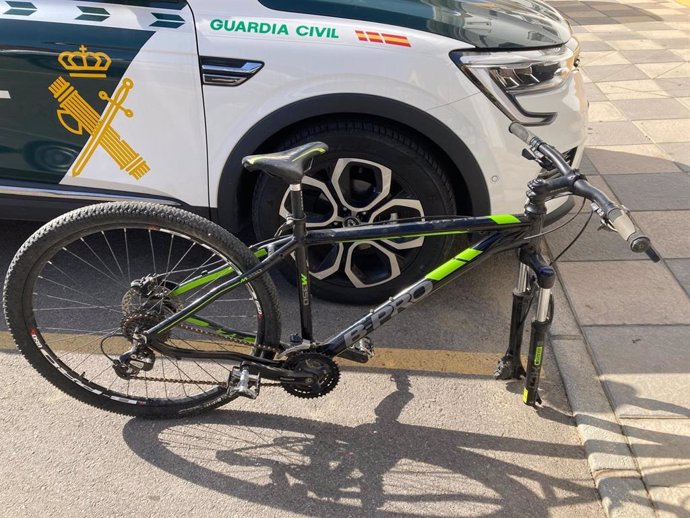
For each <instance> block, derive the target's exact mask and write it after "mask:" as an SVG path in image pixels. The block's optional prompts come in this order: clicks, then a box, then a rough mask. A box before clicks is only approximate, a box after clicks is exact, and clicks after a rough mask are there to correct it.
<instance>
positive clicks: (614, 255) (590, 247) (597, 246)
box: [546, 203, 640, 261]
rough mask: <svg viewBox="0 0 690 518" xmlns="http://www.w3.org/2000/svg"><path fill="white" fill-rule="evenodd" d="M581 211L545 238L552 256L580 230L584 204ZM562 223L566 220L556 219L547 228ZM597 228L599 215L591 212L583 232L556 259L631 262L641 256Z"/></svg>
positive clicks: (614, 235) (582, 224)
mask: <svg viewBox="0 0 690 518" xmlns="http://www.w3.org/2000/svg"><path fill="white" fill-rule="evenodd" d="M576 206H577V207H578V208H579V207H580V203H576ZM584 211H585V213H584V214H580V215H578V216H576V217H575V219H574V220H573V221H572V222H571V223H568V224H567V225H566V226H565V227H563V228H560V229H559V230H556V231H554V232H552V233H550V234H548V236H547V237H546V240H547V242H548V244H549V249H550V250H551V254H552V256H554V257H555V256H556V255H557V254H559V253H561V251H562V250H565V247H566V246H568V245H569V244H570V243H571V242H572V240H573V238H574V237H575V236H576V235H577V233H578V232H579V231H580V230H581V229H582V227H583V226H584V224H585V221H587V218H588V217H589V209H588V207H587V206H585V209H584ZM570 217H572V216H570ZM563 223H565V221H558V222H556V223H554V224H553V225H552V226H550V227H547V230H550V229H553V228H556V227H558V226H559V225H562V224H563ZM598 228H599V218H598V217H597V216H596V215H593V216H592V218H591V219H590V221H589V223H588V224H587V227H586V229H585V231H584V233H583V234H582V235H581V236H580V237H579V239H578V240H577V241H576V242H575V244H573V246H571V247H570V248H569V249H568V251H567V252H566V253H565V254H563V256H562V257H561V258H560V259H559V261H611V260H617V261H634V260H639V259H640V256H638V255H637V254H635V253H633V252H631V251H630V248H628V245H627V243H626V242H625V241H623V240H622V239H621V238H620V237H619V236H618V234H616V233H614V232H608V231H606V230H597V229H598Z"/></svg>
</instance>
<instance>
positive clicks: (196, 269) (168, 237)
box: [3, 123, 659, 417]
mask: <svg viewBox="0 0 690 518" xmlns="http://www.w3.org/2000/svg"><path fill="white" fill-rule="evenodd" d="M510 131H511V133H513V134H514V135H516V136H517V137H519V138H521V139H522V140H523V141H524V142H525V143H526V144H527V148H526V149H525V150H524V151H523V155H524V156H525V157H526V158H528V159H531V160H536V161H537V162H538V163H539V165H541V166H542V171H543V172H542V173H540V175H539V176H538V177H537V178H535V179H533V180H531V181H530V182H529V183H528V191H527V202H526V205H525V210H524V212H523V213H522V214H501V215H492V216H486V217H461V216H436V217H429V216H425V217H419V218H402V219H401V218H397V217H396V215H394V214H386V213H385V212H382V213H381V215H380V217H379V218H378V220H376V221H375V222H374V223H371V224H359V222H358V221H349V220H345V224H344V225H343V226H342V227H339V228H326V229H308V228H307V217H308V215H307V214H305V210H304V203H303V191H302V180H303V178H304V175H305V172H306V171H307V170H308V166H309V165H310V163H311V160H312V158H314V157H315V156H318V155H320V154H322V153H325V152H326V150H327V145H326V144H324V143H321V142H316V143H311V144H307V145H303V146H300V147H297V148H294V149H290V150H286V151H283V152H280V153H273V154H267V155H254V156H248V157H245V158H244V160H243V164H244V166H245V168H246V169H248V170H250V171H261V172H264V173H266V174H269V175H272V176H275V177H277V178H280V179H282V180H284V181H285V182H287V183H288V184H289V185H290V189H289V204H290V207H289V208H290V216H289V217H288V218H287V220H286V222H285V224H284V225H283V226H282V227H281V228H279V229H278V231H277V233H276V236H275V238H273V239H270V240H268V241H264V242H261V243H257V244H255V245H252V246H250V247H247V246H245V245H244V244H243V243H241V242H240V241H239V240H238V239H237V238H235V237H234V236H232V235H231V234H230V233H229V232H227V231H226V230H224V229H222V228H221V227H219V226H218V225H216V224H214V223H212V222H210V221H208V220H206V219H204V218H202V217H200V216H196V215H194V214H191V213H189V212H186V211H183V210H181V209H178V208H173V207H169V206H163V205H156V204H149V203H134V202H118V203H105V204H98V205H92V206H89V207H85V208H82V209H78V210H76V211H73V212H70V213H68V214H65V215H63V216H61V217H59V218H57V219H55V220H53V221H51V222H50V223H48V224H46V225H45V226H43V227H42V228H40V229H39V230H38V231H36V233H35V234H34V235H33V236H31V237H30V238H29V239H28V240H27V242H26V243H24V245H23V246H22V247H21V248H20V250H19V251H18V252H17V254H16V256H15V257H14V259H13V261H12V263H11V265H10V268H9V271H8V273H7V278H6V281H5V288H4V298H3V302H4V309H5V316H6V319H7V323H8V327H9V329H10V332H11V334H12V336H13V338H14V340H15V342H16V344H17V346H18V348H19V349H20V350H21V352H22V353H23V355H24V356H25V357H26V358H27V360H28V361H29V362H30V363H31V365H32V366H33V367H34V368H35V369H36V370H37V371H38V372H39V373H40V374H41V375H42V376H43V377H45V378H46V379H47V380H48V381H50V382H51V383H53V384H54V385H55V386H56V387H58V388H59V389H61V390H63V391H64V392H66V393H67V394H69V395H71V396H74V397H75V398H77V399H79V400H81V401H83V402H85V403H88V404H90V405H93V406H96V407H99V408H102V409H105V410H109V411H113V412H119V413H123V414H129V415H135V416H145V417H176V416H185V415H190V414H195V413H199V412H201V411H204V410H209V409H212V408H215V407H218V406H220V405H222V404H225V403H227V402H229V401H231V400H233V399H235V398H237V397H240V396H242V397H248V398H251V399H255V398H256V397H257V396H258V395H259V393H260V389H261V387H264V386H267V385H280V386H282V388H283V389H285V390H286V391H287V392H288V393H290V394H292V395H294V396H297V397H300V398H316V397H320V396H324V395H326V394H328V393H329V392H331V391H332V390H333V389H334V388H335V386H336V384H337V383H338V381H339V378H340V371H339V368H338V365H337V364H336V363H335V361H334V358H336V357H340V358H346V359H349V360H354V361H356V362H360V363H366V362H367V361H368V360H369V359H370V358H371V357H372V356H373V354H374V349H373V345H372V342H371V339H370V338H369V335H370V334H371V333H372V332H373V331H374V330H376V329H378V328H379V327H380V326H381V325H383V324H385V323H386V322H389V321H390V320H392V319H393V317H395V316H397V315H399V314H400V313H402V312H403V311H404V310H406V309H408V308H409V307H411V306H412V305H414V304H415V303H417V302H419V301H420V300H422V299H424V298H426V297H427V296H429V295H431V294H432V293H433V292H434V291H436V290H437V289H439V288H440V287H442V286H444V285H445V284H447V283H449V282H452V281H453V280H456V279H457V278H458V277H460V276H461V275H463V274H464V273H466V272H467V271H469V270H470V269H472V268H474V267H475V266H477V265H479V264H481V263H482V262H483V261H486V260H487V259H489V258H490V257H492V256H494V255H495V254H497V253H501V252H504V251H507V250H511V249H515V250H517V252H518V257H519V271H518V278H517V285H516V287H515V290H514V292H513V306H512V317H511V323H510V335H509V343H508V349H507V351H506V354H505V355H504V356H503V358H502V359H501V360H500V362H499V364H498V366H497V369H496V372H495V376H496V377H497V378H499V379H510V378H521V377H523V376H524V378H525V385H524V391H523V401H524V403H526V404H527V405H532V406H534V405H537V404H539V403H540V401H541V400H540V397H539V392H538V388H539V380H540V373H541V368H542V358H543V354H544V348H545V347H546V344H547V335H548V331H549V327H550V324H551V321H552V318H553V302H552V297H551V289H552V287H553V286H554V283H555V278H556V275H555V271H554V268H553V265H552V264H551V263H549V262H548V261H547V260H546V259H545V258H544V257H543V255H542V252H541V244H542V239H543V236H544V233H545V231H544V228H543V227H544V216H545V214H546V212H547V209H546V202H547V201H549V200H551V199H554V198H555V197H558V196H563V195H574V196H579V197H582V198H583V199H584V200H589V201H590V202H592V207H593V212H595V213H597V214H598V215H599V217H600V219H601V221H602V222H603V224H604V225H605V227H606V228H609V229H611V230H614V231H616V232H618V233H619V234H620V236H621V237H622V238H623V239H625V240H627V242H628V244H629V246H630V249H631V250H632V251H634V252H645V253H647V255H648V256H649V257H650V258H652V259H653V260H655V261H658V260H659V257H658V255H657V254H656V252H655V251H654V249H653V248H652V247H651V244H650V240H649V238H647V237H646V236H644V235H643V234H642V233H641V232H640V231H639V230H638V229H637V228H636V227H635V225H634V223H633V222H632V220H631V219H630V217H629V216H628V213H627V211H626V209H625V208H624V207H619V206H617V205H616V204H615V203H613V202H612V201H611V200H610V199H608V197H607V196H606V195H605V194H604V193H603V192H601V191H600V190H598V189H596V188H595V187H593V186H592V185H591V184H589V183H588V182H587V180H586V178H585V175H584V174H582V173H581V172H579V171H578V170H576V169H573V168H572V167H571V166H570V165H569V164H568V162H567V161H566V159H565V158H564V157H563V155H561V154H560V153H559V152H558V151H557V150H556V149H555V148H554V147H553V146H551V145H549V144H547V143H545V142H544V141H542V140H541V139H540V138H538V137H537V136H535V135H534V134H532V133H531V132H530V131H529V130H527V129H526V128H524V127H522V126H521V125H519V124H517V123H513V124H512V125H511V126H510ZM584 200H583V204H584ZM442 234H443V235H445V234H468V235H469V236H471V241H472V244H471V245H470V246H469V247H467V248H466V249H464V250H462V251H460V252H459V253H457V254H456V255H454V256H453V257H451V258H450V259H449V260H448V261H446V262H445V263H443V264H441V265H439V266H437V267H436V268H434V269H433V270H432V271H430V272H428V273H427V274H426V275H424V276H423V277H421V278H420V279H419V280H418V281H417V282H415V283H414V284H412V285H411V286H409V287H408V288H406V289H403V290H402V291H401V292H400V293H398V294H397V295H395V296H394V297H391V298H390V299H389V300H387V301H386V302H384V303H382V304H381V305H379V306H378V307H376V308H374V309H372V310H370V311H369V312H367V313H366V314H365V315H363V316H362V317H361V318H360V319H359V320H357V321H355V322H353V323H352V324H350V325H348V326H347V327H346V328H345V329H343V330H341V331H339V332H337V333H335V334H334V335H333V336H331V337H329V338H327V339H325V340H317V339H315V337H314V335H313V326H312V313H311V307H312V298H311V292H310V278H309V262H308V256H307V250H308V248H309V247H319V246H323V245H332V244H335V243H344V242H356V243H366V244H372V243H377V242H380V241H384V242H386V243H387V244H388V245H389V246H392V247H394V248H395V247H404V246H405V245H406V243H409V242H410V240H414V239H418V238H420V237H428V236H435V235H442ZM286 260H292V261H293V262H294V265H295V268H296V270H297V288H298V289H297V298H298V302H299V308H300V323H299V332H295V333H294V334H292V335H291V336H290V338H289V340H285V341H283V340H281V317H280V308H279V305H278V302H277V296H276V290H275V287H274V285H273V283H272V281H271V279H270V277H269V276H268V275H266V273H267V272H268V271H270V270H271V269H272V268H274V267H275V266H276V265H277V264H279V263H280V262H281V261H286ZM535 300H536V311H535V316H534V319H533V320H532V322H531V335H530V340H529V351H528V355H527V366H526V369H525V367H523V365H522V362H521V348H522V336H523V330H524V325H525V321H526V319H527V315H528V312H529V311H530V308H531V306H532V305H533V302H534V301H535Z"/></svg>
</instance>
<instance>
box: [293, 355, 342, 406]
mask: <svg viewBox="0 0 690 518" xmlns="http://www.w3.org/2000/svg"><path fill="white" fill-rule="evenodd" d="M284 368H285V369H289V370H294V371H298V372H308V373H309V374H313V375H314V383H311V384H309V385H306V384H297V383H281V386H282V387H283V389H285V391H286V392H287V393H288V394H292V395H293V396H295V397H299V398H304V399H314V398H317V397H321V396H325V395H326V394H328V393H329V392H330V391H331V390H333V389H334V388H335V386H336V385H337V384H338V381H340V368H339V367H338V365H337V364H336V363H335V362H334V361H333V360H332V359H331V358H330V357H329V356H326V355H325V354H321V353H317V352H310V351H304V352H299V353H296V354H295V355H294V356H292V357H290V358H288V360H287V361H286V362H285V364H284Z"/></svg>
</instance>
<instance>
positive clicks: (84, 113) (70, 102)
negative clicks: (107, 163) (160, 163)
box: [48, 77, 151, 180]
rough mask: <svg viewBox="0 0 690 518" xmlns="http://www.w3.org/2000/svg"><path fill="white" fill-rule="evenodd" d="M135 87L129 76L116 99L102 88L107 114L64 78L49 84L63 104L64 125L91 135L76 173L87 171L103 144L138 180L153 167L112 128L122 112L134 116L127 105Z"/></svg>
mask: <svg viewBox="0 0 690 518" xmlns="http://www.w3.org/2000/svg"><path fill="white" fill-rule="evenodd" d="M132 88H134V82H133V81H132V80H131V79H129V78H125V79H124V80H123V81H122V84H121V85H120V86H119V87H118V88H117V90H116V91H115V94H114V95H113V97H112V98H110V97H109V96H108V94H107V93H106V92H104V91H100V92H99V93H98V96H99V97H100V98H101V99H102V100H104V101H107V102H108V104H107V106H106V109H105V111H104V112H103V115H99V114H98V112H97V111H96V110H94V109H93V107H92V106H91V105H90V104H89V103H88V102H87V101H86V100H85V99H84V98H83V97H82V96H81V95H80V94H79V92H78V91H77V89H76V88H74V86H72V85H71V84H70V83H69V82H68V81H67V80H66V79H64V78H63V77H58V78H57V79H56V80H55V81H53V83H52V84H51V85H50V86H49V87H48V90H50V93H52V94H53V97H54V98H55V99H56V100H57V101H58V103H59V108H58V110H57V117H58V120H59V121H60V124H61V125H62V127H63V128H65V129H66V130H67V131H69V132H70V133H73V134H75V135H83V134H84V131H86V132H87V133H88V134H89V135H90V137H89V140H88V141H87V143H86V146H84V149H83V150H82V152H81V154H80V155H79V157H78V158H77V160H76V161H75V163H74V165H73V166H72V176H79V175H80V174H81V173H82V171H84V168H85V167H86V164H88V162H89V160H91V157H92V156H93V154H94V152H95V151H96V149H97V148H98V147H99V146H101V147H102V148H103V149H104V150H105V152H106V153H108V155H110V157H111V158H112V159H113V160H114V161H115V163H116V164H117V165H118V166H119V167H120V169H121V170H122V171H125V172H127V173H128V174H130V175H131V176H133V177H134V178H135V179H137V180H139V179H140V178H141V177H143V176H144V175H145V174H146V173H148V172H149V171H150V170H151V168H150V167H149V166H148V164H147V163H146V161H145V160H144V159H143V158H142V157H141V155H140V154H139V153H137V152H136V151H134V149H132V147H131V146H130V145H129V144H128V143H127V142H126V141H125V140H124V139H122V137H120V135H119V134H118V133H117V132H116V131H115V130H114V129H113V127H112V123H113V120H114V119H115V117H116V116H117V114H118V113H119V112H120V111H121V112H122V113H124V115H125V116H126V117H128V118H130V117H132V116H133V115H134V112H133V111H132V110H130V109H127V108H125V107H124V106H123V104H124V102H125V100H126V99H127V96H128V95H129V92H130V91H131V90H132ZM74 123H76V125H75V124H74Z"/></svg>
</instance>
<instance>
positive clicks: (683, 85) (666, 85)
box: [655, 77, 690, 97]
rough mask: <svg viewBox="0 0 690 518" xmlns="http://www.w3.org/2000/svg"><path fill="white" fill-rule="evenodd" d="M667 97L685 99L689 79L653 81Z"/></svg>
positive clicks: (689, 82)
mask: <svg viewBox="0 0 690 518" xmlns="http://www.w3.org/2000/svg"><path fill="white" fill-rule="evenodd" d="M655 81H656V83H657V84H658V85H659V86H660V87H661V89H662V90H663V91H664V92H665V93H666V94H667V97H685V96H687V95H688V92H690V78H689V77H669V78H664V77H660V78H659V79H656V80H655Z"/></svg>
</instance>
